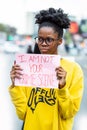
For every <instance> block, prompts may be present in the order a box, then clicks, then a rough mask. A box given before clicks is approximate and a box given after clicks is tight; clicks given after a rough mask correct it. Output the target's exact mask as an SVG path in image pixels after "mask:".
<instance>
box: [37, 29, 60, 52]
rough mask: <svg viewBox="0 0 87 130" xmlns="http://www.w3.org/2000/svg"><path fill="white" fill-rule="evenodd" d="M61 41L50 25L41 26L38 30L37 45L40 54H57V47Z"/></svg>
mask: <svg viewBox="0 0 87 130" xmlns="http://www.w3.org/2000/svg"><path fill="white" fill-rule="evenodd" d="M61 43H62V40H61V39H58V33H57V32H55V31H54V29H53V28H52V27H41V28H40V29H39V31H38V47H39V50H40V52H41V54H57V47H58V45H60V44H61Z"/></svg>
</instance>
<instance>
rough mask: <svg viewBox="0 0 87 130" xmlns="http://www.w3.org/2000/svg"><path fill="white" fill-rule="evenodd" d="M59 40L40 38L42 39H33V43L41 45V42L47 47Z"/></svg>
mask: <svg viewBox="0 0 87 130" xmlns="http://www.w3.org/2000/svg"><path fill="white" fill-rule="evenodd" d="M57 40H59V38H57V39H53V38H51V37H47V38H42V37H36V38H35V42H36V43H38V44H43V42H45V43H46V44H47V45H50V44H52V43H53V42H54V41H57Z"/></svg>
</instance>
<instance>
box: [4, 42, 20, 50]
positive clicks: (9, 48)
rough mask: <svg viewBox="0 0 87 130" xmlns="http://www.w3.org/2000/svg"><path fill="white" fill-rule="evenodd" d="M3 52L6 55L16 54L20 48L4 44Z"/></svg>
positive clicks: (7, 43)
mask: <svg viewBox="0 0 87 130" xmlns="http://www.w3.org/2000/svg"><path fill="white" fill-rule="evenodd" d="M3 51H4V52H6V53H16V52H20V47H19V46H18V45H16V44H15V43H13V42H5V44H4V50H3Z"/></svg>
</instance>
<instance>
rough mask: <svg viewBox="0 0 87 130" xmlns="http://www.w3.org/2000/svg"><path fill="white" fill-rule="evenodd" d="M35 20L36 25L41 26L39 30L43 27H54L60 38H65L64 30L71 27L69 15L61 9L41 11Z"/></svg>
mask: <svg viewBox="0 0 87 130" xmlns="http://www.w3.org/2000/svg"><path fill="white" fill-rule="evenodd" d="M35 18H36V21H35V23H36V24H38V25H39V29H40V28H41V27H43V26H48V27H53V28H54V29H55V31H56V32H58V36H59V37H62V36H63V29H67V28H69V26H70V19H69V18H68V14H66V13H64V12H63V10H62V9H61V8H59V9H54V8H49V9H48V10H41V11H40V12H39V13H38V14H36V16H35Z"/></svg>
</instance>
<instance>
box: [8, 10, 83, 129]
mask: <svg viewBox="0 0 87 130" xmlns="http://www.w3.org/2000/svg"><path fill="white" fill-rule="evenodd" d="M35 18H36V24H38V25H39V28H38V35H37V37H36V38H35V39H36V43H37V44H38V47H39V50H40V53H41V54H55V55H57V54H58V49H57V48H58V46H59V45H61V44H62V37H63V29H67V28H69V25H70V20H69V18H68V15H67V14H65V13H64V12H63V10H62V9H58V10H57V9H54V8H49V9H48V10H41V11H40V12H39V13H38V14H37V15H36V17H35ZM60 64H61V65H60V67H57V68H55V70H56V71H55V74H56V76H57V79H58V80H59V84H58V89H52V88H51V89H47V88H45V86H44V89H43V88H38V86H37V87H36V88H35V87H34V88H33V87H21V86H15V82H14V80H15V78H19V79H20V78H21V75H22V72H21V71H22V68H20V66H19V65H17V64H14V65H13V67H12V70H11V72H10V77H11V80H12V85H11V86H10V88H9V92H10V95H11V98H12V102H13V103H14V105H15V108H16V112H17V115H18V117H19V118H20V119H22V120H23V121H24V128H23V129H24V130H72V127H73V120H74V117H75V115H76V113H77V112H78V111H79V108H80V104H81V99H82V94H83V73H82V70H81V68H80V66H79V65H78V64H77V63H75V62H71V61H68V60H66V59H63V58H61V61H60Z"/></svg>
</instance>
